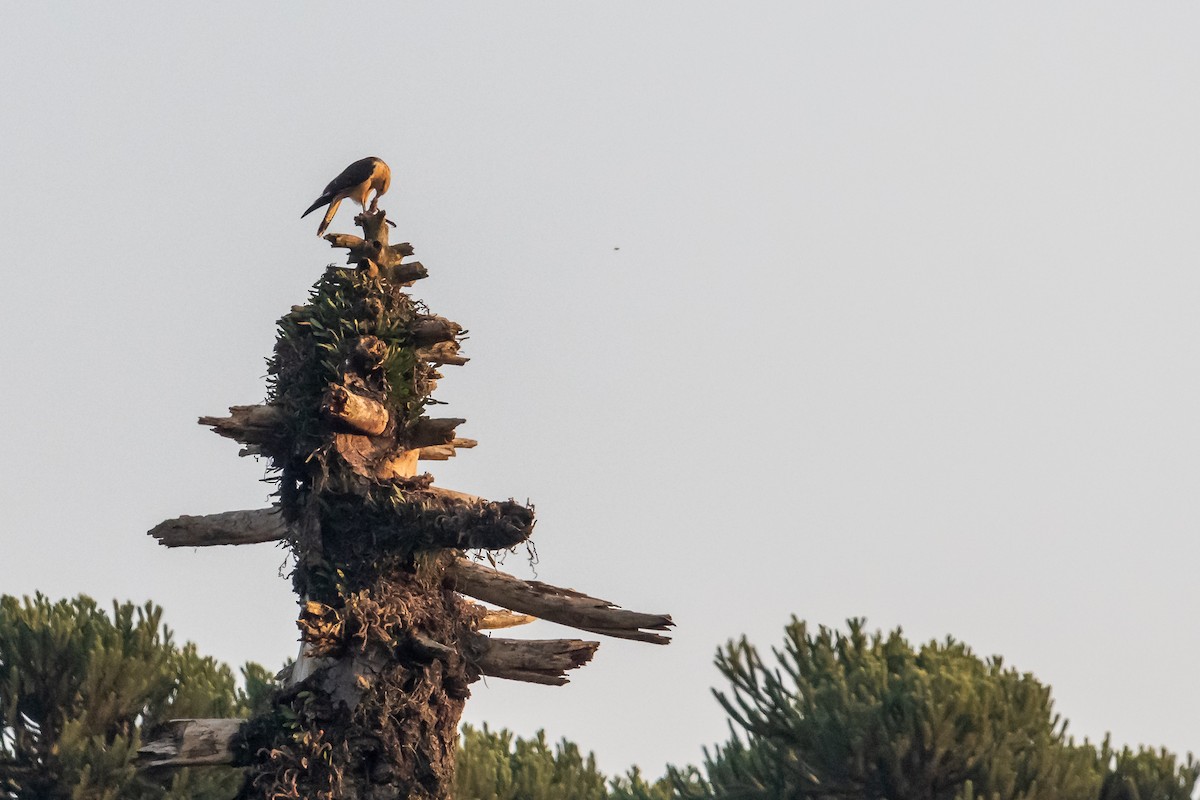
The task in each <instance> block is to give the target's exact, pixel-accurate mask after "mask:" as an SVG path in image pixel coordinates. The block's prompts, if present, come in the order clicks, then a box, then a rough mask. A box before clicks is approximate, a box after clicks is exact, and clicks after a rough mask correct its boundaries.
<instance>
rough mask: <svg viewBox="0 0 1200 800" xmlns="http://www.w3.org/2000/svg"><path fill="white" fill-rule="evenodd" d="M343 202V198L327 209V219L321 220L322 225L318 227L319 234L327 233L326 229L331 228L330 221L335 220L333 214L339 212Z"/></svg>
mask: <svg viewBox="0 0 1200 800" xmlns="http://www.w3.org/2000/svg"><path fill="white" fill-rule="evenodd" d="M341 204H342V200H341V198H338V199H337V200H334V201H333V202H332V203H330V204H329V208H328V209H327V210H326V211H325V219H323V220H321V225H320V226H319V227H318V228H317V236H320V235H321V234H323V233H325V231H326V229H328V228H329V223H331V222H333V215H334V214H336V213H337V210H338V206H340V205H341Z"/></svg>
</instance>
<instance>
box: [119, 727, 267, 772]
mask: <svg viewBox="0 0 1200 800" xmlns="http://www.w3.org/2000/svg"><path fill="white" fill-rule="evenodd" d="M245 723H246V720H244V719H173V720H171V721H170V722H168V723H166V724H165V725H164V726H162V728H160V729H159V733H158V736H157V737H156V738H154V739H152V740H151V741H149V742H146V743H145V744H144V745H142V747H140V748H139V749H138V755H137V763H138V768H139V769H154V768H156V767H201V766H212V765H214V764H230V763H232V762H233V748H232V743H233V739H234V737H235V736H236V735H237V732H238V731H239V730H240V729H241V727H242V725H244V724H245Z"/></svg>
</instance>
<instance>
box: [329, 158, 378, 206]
mask: <svg viewBox="0 0 1200 800" xmlns="http://www.w3.org/2000/svg"><path fill="white" fill-rule="evenodd" d="M378 160H379V159H377V158H375V157H374V156H368V157H367V158H360V159H359V160H358V161H355V162H354V163H353V164H351V165H350V166H348V167H346V168H345V169H344V170H342V174H341V175H338V176H337V177H336V178H334V179H333V180H331V181H330V182H329V185H328V186H326V187H325V192H324V193H323V195H322V196H325V195H328V196H329V197H333V196H334V195H335V194H337V193H338V192H344V191H346V190H347V189H349V188H350V187H351V186H357V185H358V184H360V183H364V182H366V181H367V180H368V179H370V177H371V173H372V172H374V171H375V162H377V161H378Z"/></svg>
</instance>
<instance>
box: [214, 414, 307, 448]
mask: <svg viewBox="0 0 1200 800" xmlns="http://www.w3.org/2000/svg"><path fill="white" fill-rule="evenodd" d="M198 422H199V423H200V424H201V425H207V426H209V427H211V428H212V429H213V432H214V433H216V434H218V435H220V436H224V437H225V438H227V439H233V440H234V441H236V442H241V443H242V444H249V445H268V446H269V445H271V444H272V443H274V442H278V441H279V440H280V439H281V438H282V437H283V436H284V432H285V426H286V423H287V421H286V419H285V418H284V415H283V412H282V411H281V410H280V409H279V408H277V407H276V406H273V405H253V406H230V407H229V416H228V417H200V419H199V420H198Z"/></svg>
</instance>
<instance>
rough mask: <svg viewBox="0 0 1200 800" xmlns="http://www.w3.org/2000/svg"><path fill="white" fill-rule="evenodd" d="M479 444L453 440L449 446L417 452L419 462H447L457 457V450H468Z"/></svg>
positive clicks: (434, 446)
mask: <svg viewBox="0 0 1200 800" xmlns="http://www.w3.org/2000/svg"><path fill="white" fill-rule="evenodd" d="M477 444H479V442H477V441H475V440H474V439H455V440H454V441H452V442H450V443H449V444H435V445H431V446H430V447H422V448H421V449H420V450H418V451H417V458H419V459H420V460H421V461H447V460H449V459H451V458H454V457H455V456H456V455H458V453H457V452H455V451H457V450H469V449H471V448H472V447H474V446H475V445H477Z"/></svg>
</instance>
